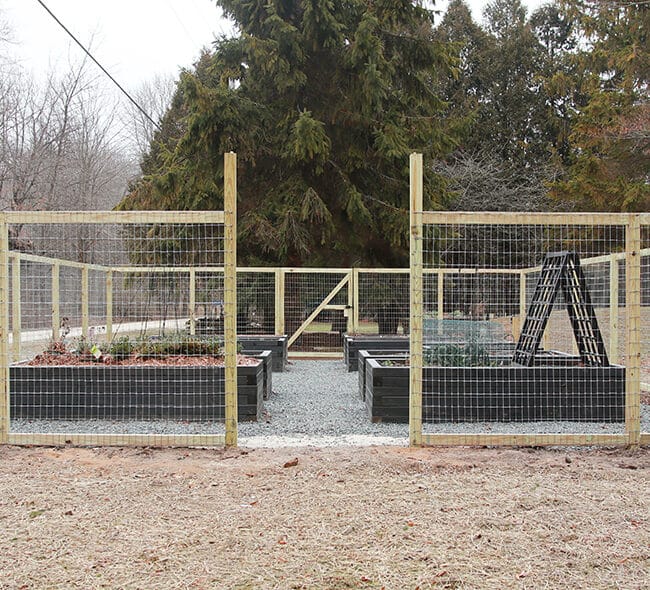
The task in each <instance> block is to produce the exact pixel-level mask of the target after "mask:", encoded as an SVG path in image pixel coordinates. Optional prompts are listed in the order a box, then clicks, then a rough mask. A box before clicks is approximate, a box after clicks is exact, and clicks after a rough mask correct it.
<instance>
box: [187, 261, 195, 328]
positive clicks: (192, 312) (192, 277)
mask: <svg viewBox="0 0 650 590" xmlns="http://www.w3.org/2000/svg"><path fill="white" fill-rule="evenodd" d="M189 290H190V292H189V301H188V307H189V310H188V311H189V316H190V334H191V335H192V336H194V335H195V334H196V269H195V268H190V284H189Z"/></svg>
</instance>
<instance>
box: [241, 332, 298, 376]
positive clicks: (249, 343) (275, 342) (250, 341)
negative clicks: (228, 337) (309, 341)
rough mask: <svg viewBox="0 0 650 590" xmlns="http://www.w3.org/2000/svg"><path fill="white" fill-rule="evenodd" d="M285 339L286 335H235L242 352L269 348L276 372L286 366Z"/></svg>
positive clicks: (286, 339)
mask: <svg viewBox="0 0 650 590" xmlns="http://www.w3.org/2000/svg"><path fill="white" fill-rule="evenodd" d="M287 341H288V338H287V337H286V336H275V335H265V334H255V335H248V334H247V335H238V336H237V342H238V343H239V345H240V347H241V352H242V353H243V354H247V353H248V352H249V351H256V350H270V351H271V353H272V355H273V370H274V371H277V372H282V371H284V370H285V369H286V367H287V356H288V355H287Z"/></svg>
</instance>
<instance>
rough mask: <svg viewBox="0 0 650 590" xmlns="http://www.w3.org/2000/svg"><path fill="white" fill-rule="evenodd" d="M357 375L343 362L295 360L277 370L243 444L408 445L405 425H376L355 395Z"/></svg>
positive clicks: (245, 428) (243, 430) (245, 427)
mask: <svg viewBox="0 0 650 590" xmlns="http://www.w3.org/2000/svg"><path fill="white" fill-rule="evenodd" d="M358 387H359V374H358V373H348V372H347V369H346V368H345V365H344V364H343V361H341V360H335V361H292V362H291V363H290V365H289V370H288V371H286V372H284V373H274V374H273V392H274V395H273V396H271V399H269V400H267V401H266V402H265V404H264V405H265V408H266V416H265V419H264V420H261V421H260V422H258V423H253V422H248V423H242V424H240V427H239V436H240V437H241V439H242V443H243V444H246V443H249V444H251V445H252V446H258V445H260V444H263V443H264V441H263V440H261V439H262V438H270V440H269V441H268V442H269V444H271V445H273V446H275V444H276V443H277V444H281V443H286V444H289V443H290V444H317V445H319V446H330V445H333V444H373V443H377V444H407V442H408V425H407V424H373V423H372V422H370V419H369V418H368V414H367V412H366V406H365V404H364V403H363V401H361V400H360V399H359V397H358V396H357V391H358Z"/></svg>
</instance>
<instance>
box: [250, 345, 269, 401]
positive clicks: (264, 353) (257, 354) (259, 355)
mask: <svg viewBox="0 0 650 590" xmlns="http://www.w3.org/2000/svg"><path fill="white" fill-rule="evenodd" d="M246 356H252V357H253V358H256V359H260V360H261V361H262V363H263V365H264V399H269V397H270V396H271V394H272V393H273V353H272V352H271V351H270V350H247V351H246Z"/></svg>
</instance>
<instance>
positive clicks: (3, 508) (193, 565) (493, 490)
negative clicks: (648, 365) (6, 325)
mask: <svg viewBox="0 0 650 590" xmlns="http://www.w3.org/2000/svg"><path fill="white" fill-rule="evenodd" d="M649 470H650V451H648V450H639V451H634V452H632V451H603V450H599V451H579V452H577V451H576V452H573V451H566V450H564V451H544V450H533V449H529V450H494V449H439V450H433V449H409V448H379V447H369V448H361V449H359V448H333V449H312V448H305V449H275V450H254V451H253V450H251V451H244V450H222V449H219V450H198V449H147V448H145V449H110V448H101V449H73V448H49V449H48V448H27V449H25V448H16V447H0V523H1V528H2V531H3V534H2V541H1V543H2V545H3V547H2V551H1V552H0V587H2V588H22V589H32V588H84V589H91V588H134V589H135V588H143V589H145V588H206V589H207V588H232V589H252V588H255V589H257V588H262V589H264V588H278V589H291V588H310V589H311V588H323V589H325V588H328V589H329V588H336V589H338V588H377V589H378V588H386V589H403V588H412V589H414V588H420V589H421V590H424V589H425V588H495V589H496V588H589V589H594V588H639V589H640V588H648V587H649V585H648V580H650V565H649V564H650V486H649V478H648V474H649V473H650V471H649Z"/></svg>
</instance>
